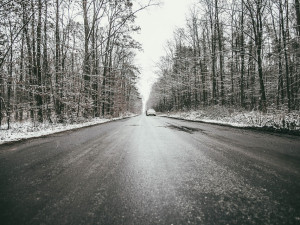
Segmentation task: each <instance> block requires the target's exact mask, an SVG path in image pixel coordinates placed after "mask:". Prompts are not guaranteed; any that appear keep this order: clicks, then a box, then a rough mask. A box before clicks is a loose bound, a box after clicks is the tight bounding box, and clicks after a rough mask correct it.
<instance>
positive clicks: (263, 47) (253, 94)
mask: <svg viewBox="0 0 300 225" xmlns="http://www.w3.org/2000/svg"><path fill="white" fill-rule="evenodd" d="M299 58H300V9H299V0H293V1H292V0H237V1H228V0H200V1H199V2H198V3H197V4H195V6H194V7H193V8H192V9H191V10H190V13H189V15H188V16H187V22H186V26H185V27H184V28H178V29H176V30H175V32H174V37H173V40H171V41H169V42H168V43H167V46H166V55H165V56H163V57H162V58H161V60H160V63H159V64H158V74H159V76H160V78H159V81H158V82H157V83H156V84H155V85H154V86H153V88H152V93H151V96H150V99H149V102H148V105H149V106H153V107H155V108H156V110H158V111H168V110H184V109H186V110H190V109H198V108H199V107H206V106H211V105H222V106H225V107H239V108H244V109H248V110H261V111H263V112H266V111H267V110H268V109H269V108H273V109H279V110H285V111H290V110H299V106H300V61H299Z"/></svg>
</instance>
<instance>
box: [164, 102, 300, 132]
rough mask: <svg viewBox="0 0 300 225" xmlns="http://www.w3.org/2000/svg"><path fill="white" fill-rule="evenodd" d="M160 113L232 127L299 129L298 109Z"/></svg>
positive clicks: (299, 117)
mask: <svg viewBox="0 0 300 225" xmlns="http://www.w3.org/2000/svg"><path fill="white" fill-rule="evenodd" d="M161 115H162V116H168V117H172V118H178V119H185V120H193V121H201V122H207V123H216V124H223V125H230V126H234V127H258V128H272V129H274V130H290V131H300V112H299V111H294V112H290V113H286V112H283V111H278V112H275V111H272V112H269V113H262V112H260V111H250V112H247V111H241V110H233V109H226V108H223V107H212V108H208V109H205V110H194V111H187V112H170V113H169V114H161Z"/></svg>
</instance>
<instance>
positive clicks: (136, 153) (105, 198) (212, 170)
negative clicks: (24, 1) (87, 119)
mask: <svg viewBox="0 0 300 225" xmlns="http://www.w3.org/2000/svg"><path fill="white" fill-rule="evenodd" d="M0 224H2V225H4V224H300V137H299V136H293V135H283V134H272V133H268V132H262V131H252V130H244V129H236V128H231V127H225V126H218V125H211V124H204V123H196V122H187V121H181V120H174V119H170V118H163V117H146V116H138V117H134V118H130V119H124V120H119V121H114V122H110V123H106V124H101V125H97V126H93V127H89V128H82V129H79V130H75V131H68V132H64V133H59V134H54V135H50V136H47V137H42V138H37V139H30V140H27V141H22V142H19V143H14V144H9V145H0Z"/></svg>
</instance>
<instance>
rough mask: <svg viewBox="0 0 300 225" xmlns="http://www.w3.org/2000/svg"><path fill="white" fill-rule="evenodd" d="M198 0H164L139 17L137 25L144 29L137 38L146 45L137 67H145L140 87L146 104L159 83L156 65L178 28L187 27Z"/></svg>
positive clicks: (138, 59)
mask: <svg viewBox="0 0 300 225" xmlns="http://www.w3.org/2000/svg"><path fill="white" fill-rule="evenodd" d="M195 1H196V0H161V2H162V4H161V5H160V6H154V7H150V8H148V9H146V10H143V11H141V12H139V13H138V14H137V18H136V21H135V22H136V24H137V25H139V26H140V27H141V31H140V34H138V35H136V36H135V39H136V40H137V41H139V42H140V43H141V44H142V47H143V50H144V51H143V52H138V54H137V56H136V60H137V61H136V65H137V66H139V67H140V68H141V79H140V81H139V82H138V88H139V90H140V93H141V95H142V97H143V101H144V104H145V102H146V101H147V100H148V97H149V94H150V91H151V85H152V84H153V83H154V82H155V80H156V76H157V75H156V74H155V70H156V68H155V65H156V63H157V62H158V61H159V58H160V57H161V56H164V55H165V51H164V46H165V45H166V42H167V41H168V40H170V39H172V38H173V32H174V30H175V29H176V27H184V25H185V23H186V15H187V14H188V11H189V9H190V7H191V6H192V3H193V2H195Z"/></svg>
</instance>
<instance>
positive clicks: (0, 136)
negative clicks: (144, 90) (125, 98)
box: [0, 114, 136, 145]
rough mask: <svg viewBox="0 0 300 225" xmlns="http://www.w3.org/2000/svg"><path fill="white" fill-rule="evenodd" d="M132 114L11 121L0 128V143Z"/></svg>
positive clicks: (94, 123)
mask: <svg viewBox="0 0 300 225" xmlns="http://www.w3.org/2000/svg"><path fill="white" fill-rule="evenodd" d="M133 116H136V114H126V115H123V116H120V117H116V118H111V119H105V118H93V119H90V120H89V121H87V122H83V123H74V124H63V123H56V124H54V123H53V124H51V123H47V122H46V123H36V124H33V123H32V122H15V123H11V129H9V130H7V129H1V130H0V145H1V144H4V143H8V142H13V141H19V140H22V139H28V138H33V137H41V136H44V135H48V134H54V133H58V132H62V131H67V130H72V129H76V128H82V127H87V126H91V125H96V124H101V123H105V122H109V121H114V120H119V119H124V118H129V117H133ZM2 127H3V126H2Z"/></svg>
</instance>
